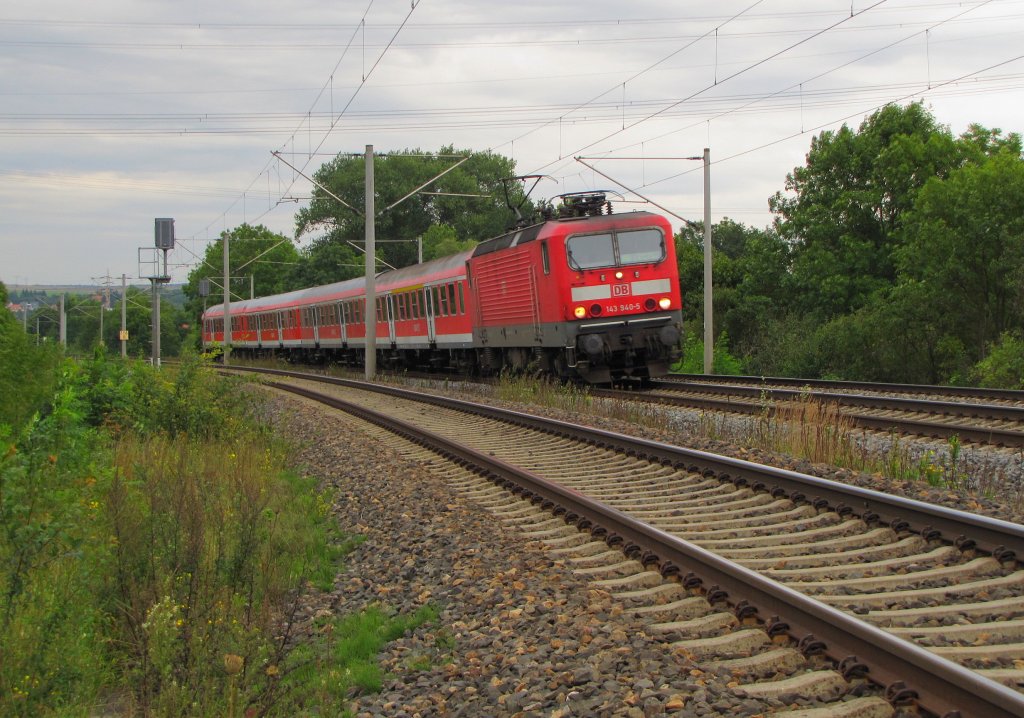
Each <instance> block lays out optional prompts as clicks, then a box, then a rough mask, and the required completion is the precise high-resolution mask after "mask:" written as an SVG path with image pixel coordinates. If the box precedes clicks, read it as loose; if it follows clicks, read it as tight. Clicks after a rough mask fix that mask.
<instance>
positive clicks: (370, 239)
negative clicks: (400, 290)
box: [225, 145, 377, 381]
mask: <svg viewBox="0 0 1024 718" xmlns="http://www.w3.org/2000/svg"><path fill="white" fill-rule="evenodd" d="M365 162H366V209H365V210H364V211H365V213H366V317H365V320H366V322H365V323H366V350H365V355H364V361H363V363H364V364H365V365H366V381H373V378H374V377H375V376H376V375H377V282H376V279H377V244H376V240H377V236H376V231H377V227H376V224H377V213H376V210H375V209H374V206H373V145H367V146H366V155H365ZM225 271H226V270H225Z"/></svg>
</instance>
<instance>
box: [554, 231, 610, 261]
mask: <svg viewBox="0 0 1024 718" xmlns="http://www.w3.org/2000/svg"><path fill="white" fill-rule="evenodd" d="M565 249H566V253H567V254H568V255H569V266H570V267H572V268H573V269H594V268H596V267H612V266H614V265H615V249H614V247H613V245H612V236H611V235H610V234H584V235H578V236H576V237H569V240H568V241H567V242H566V243H565Z"/></svg>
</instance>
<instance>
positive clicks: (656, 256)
mask: <svg viewBox="0 0 1024 718" xmlns="http://www.w3.org/2000/svg"><path fill="white" fill-rule="evenodd" d="M615 239H616V240H617V241H618V245H619V263H620V264H654V263H657V262H660V261H661V260H663V259H664V258H665V239H664V237H662V235H661V232H660V231H659V230H657V229H639V230H635V231H632V232H619V233H618V234H617V235H616V237H615Z"/></svg>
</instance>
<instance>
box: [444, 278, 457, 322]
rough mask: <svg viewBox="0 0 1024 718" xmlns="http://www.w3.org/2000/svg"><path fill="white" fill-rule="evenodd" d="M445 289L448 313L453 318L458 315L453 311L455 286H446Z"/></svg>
mask: <svg viewBox="0 0 1024 718" xmlns="http://www.w3.org/2000/svg"><path fill="white" fill-rule="evenodd" d="M445 287H446V288H447V290H448V311H449V312H450V313H451V315H452V316H453V317H454V316H455V315H456V314H457V313H458V312H457V310H456V309H455V285H454V284H446V285H445Z"/></svg>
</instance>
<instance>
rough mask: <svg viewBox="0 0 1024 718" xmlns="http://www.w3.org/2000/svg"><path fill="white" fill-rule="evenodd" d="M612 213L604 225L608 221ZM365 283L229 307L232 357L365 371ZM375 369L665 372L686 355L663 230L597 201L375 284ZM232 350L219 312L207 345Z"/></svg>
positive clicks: (595, 378) (573, 205) (570, 199)
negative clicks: (330, 363) (331, 364)
mask: <svg viewBox="0 0 1024 718" xmlns="http://www.w3.org/2000/svg"><path fill="white" fill-rule="evenodd" d="M605 210H607V212H608V214H604V213H603V211H605ZM364 290H365V280H364V279H362V278H359V279H349V280H346V281H343V282H337V283H335V284H328V285H325V286H320V287H311V288H309V289H301V290H298V291H294V292H288V293H286V294H278V295H274V296H269V297H261V298H258V299H251V300H246V301H239V302H232V303H231V347H232V351H239V350H241V351H242V352H246V353H250V354H252V355H270V354H272V355H284V356H286V357H288V358H290V359H292V358H293V359H296V360H328V361H335V362H341V363H347V364H350V365H353V366H358V365H361V364H362V361H363V357H364V351H365V344H366V342H365V337H366V324H365V322H366V318H367V317H366V302H365V298H364V296H363V295H364ZM376 291H377V301H376V308H375V312H374V313H375V315H376V316H375V318H376V321H377V352H378V361H379V362H380V365H381V366H387V367H390V368H396V369H399V368H407V369H425V368H433V369H443V370H455V371H463V372H468V373H481V374H491V373H496V372H500V371H502V370H503V369H510V370H516V371H523V370H529V369H534V368H535V369H537V370H539V371H545V372H549V373H551V374H553V375H556V376H559V377H562V378H578V379H582V380H584V381H587V382H591V383H608V382H611V381H613V380H616V379H620V378H625V377H630V378H637V379H645V378H649V377H656V376H662V375H664V374H666V373H668V369H669V365H670V364H671V362H673V361H674V360H676V359H677V358H678V356H679V337H680V327H681V321H682V314H681V304H682V303H681V300H680V293H679V274H678V268H677V266H676V256H675V247H674V246H673V241H672V230H671V227H670V225H669V223H668V221H667V220H666V219H665V218H664V217H661V216H659V215H656V214H652V213H649V212H629V213H625V214H614V215H613V214H611V207H610V204H608V203H607V202H606V201H605V197H604V195H603V194H602V193H599V192H595V193H583V194H580V195H571V196H566V197H565V198H564V199H563V205H562V208H561V211H560V213H559V216H558V217H552V216H549V217H547V218H546V219H544V220H543V221H541V222H539V223H537V224H533V225H530V226H525V227H522V228H517V229H514V230H512V231H510V232H507V233H505V234H502V235H500V236H498V237H495V238H493V239H489V240H486V241H484V242H481V243H480V244H478V245H477V246H476V247H475V248H474V249H473V250H470V251H468V252H463V253H461V254H456V255H452V256H450V257H443V258H441V259H435V260H432V261H429V262H424V263H423V264H417V265H413V266H410V267H404V268H402V269H397V270H394V271H388V272H383V273H381V274H379V275H378V276H377V280H376ZM223 342H224V308H223V305H218V306H215V307H211V308H210V309H209V310H207V311H206V313H205V314H204V315H203V345H204V346H210V345H212V344H214V343H223Z"/></svg>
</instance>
